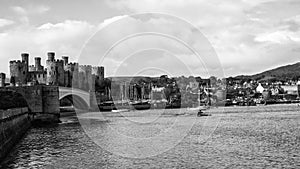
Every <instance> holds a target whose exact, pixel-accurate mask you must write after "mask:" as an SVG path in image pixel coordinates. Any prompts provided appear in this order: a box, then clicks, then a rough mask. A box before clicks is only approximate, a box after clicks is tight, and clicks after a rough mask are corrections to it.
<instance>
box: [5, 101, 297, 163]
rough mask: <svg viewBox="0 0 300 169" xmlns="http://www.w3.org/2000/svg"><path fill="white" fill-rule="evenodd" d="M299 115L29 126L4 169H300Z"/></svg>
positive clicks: (223, 113)
mask: <svg viewBox="0 0 300 169" xmlns="http://www.w3.org/2000/svg"><path fill="white" fill-rule="evenodd" d="M299 110H300V108H299V107H297V105H286V106H280V105H279V106H278V105H276V106H269V107H268V106H264V107H253V108H247V107H243V108H224V109H223V108H215V109H211V110H210V111H209V112H210V113H211V114H212V116H208V117H198V118H197V117H196V112H195V111H192V110H186V109H177V110H147V111H132V112H116V113H108V112H106V113H99V112H89V113H78V114H77V116H78V119H79V120H76V118H71V117H65V118H62V121H63V123H61V124H59V125H55V126H49V127H42V128H41V127H32V128H31V129H30V130H29V131H28V132H27V133H26V135H25V136H24V137H23V138H22V140H21V141H20V142H19V143H18V144H17V145H16V146H15V148H14V149H12V151H11V153H10V154H9V156H8V157H7V158H6V159H5V160H4V161H2V162H1V163H0V168H300V153H299V152H300V112H299Z"/></svg>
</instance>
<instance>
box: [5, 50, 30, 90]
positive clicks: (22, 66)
mask: <svg viewBox="0 0 300 169" xmlns="http://www.w3.org/2000/svg"><path fill="white" fill-rule="evenodd" d="M21 58H22V61H20V60H17V61H15V60H13V61H10V62H9V70H10V76H11V78H12V77H13V79H14V81H15V83H16V84H17V85H22V84H27V81H28V77H29V75H28V69H29V65H28V58H29V54H28V53H22V54H21Z"/></svg>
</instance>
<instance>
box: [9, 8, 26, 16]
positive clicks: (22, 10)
mask: <svg viewBox="0 0 300 169" xmlns="http://www.w3.org/2000/svg"><path fill="white" fill-rule="evenodd" d="M11 9H12V10H13V11H14V12H15V13H16V14H18V15H26V14H27V10H26V9H25V8H23V7H20V6H13V7H11Z"/></svg>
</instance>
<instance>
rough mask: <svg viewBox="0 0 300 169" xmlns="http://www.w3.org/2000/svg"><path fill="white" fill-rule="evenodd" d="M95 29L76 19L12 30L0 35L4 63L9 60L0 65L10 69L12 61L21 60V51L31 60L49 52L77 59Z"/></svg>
mask: <svg viewBox="0 0 300 169" xmlns="http://www.w3.org/2000/svg"><path fill="white" fill-rule="evenodd" d="M96 29H97V27H96V26H95V25H91V24H89V23H87V22H85V21H76V20H66V21H64V22H61V23H55V24H53V23H46V24H43V25H40V26H38V27H33V26H20V27H16V28H14V29H10V30H8V31H6V32H4V33H2V34H0V51H1V56H2V57H1V60H4V61H7V62H1V63H0V67H2V68H7V67H8V61H9V60H14V59H20V53H21V52H29V53H30V54H31V60H33V57H35V56H41V57H42V58H44V59H46V57H45V56H46V52H47V51H55V52H56V53H57V54H58V56H57V57H58V58H59V55H62V54H68V55H70V56H72V57H71V58H70V59H71V60H74V59H76V57H77V56H78V54H79V52H80V49H81V48H82V46H83V44H84V42H85V41H86V40H87V39H88V38H89V37H90V36H91V35H92V34H93V33H94V32H95V31H96ZM2 71H3V70H2Z"/></svg>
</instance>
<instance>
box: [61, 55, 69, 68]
mask: <svg viewBox="0 0 300 169" xmlns="http://www.w3.org/2000/svg"><path fill="white" fill-rule="evenodd" d="M61 58H62V60H63V61H64V66H66V65H67V64H68V63H69V57H68V56H62V57H61Z"/></svg>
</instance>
